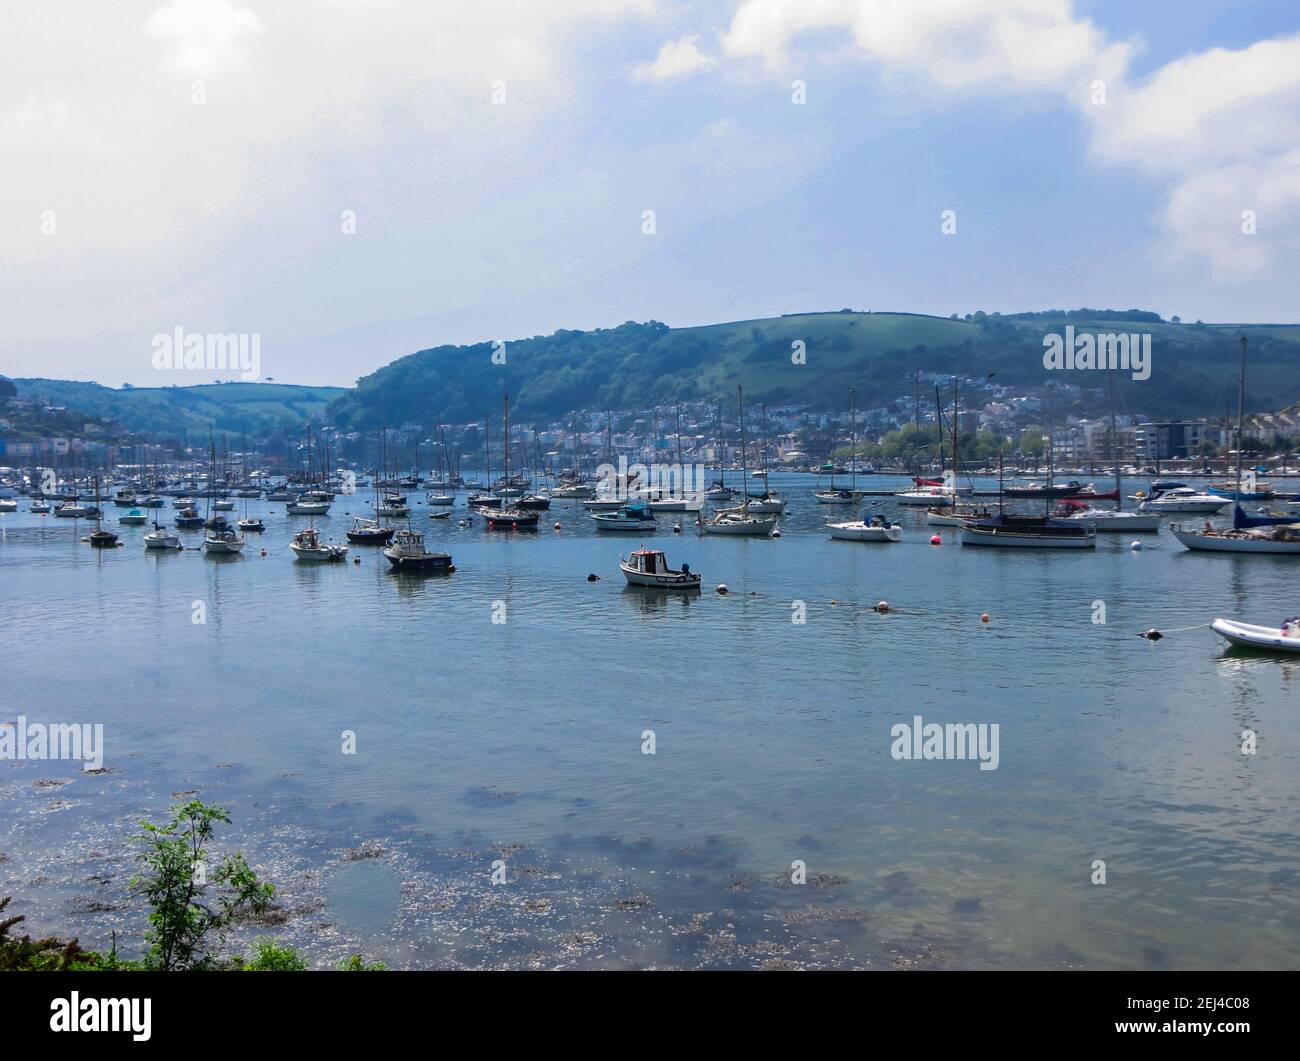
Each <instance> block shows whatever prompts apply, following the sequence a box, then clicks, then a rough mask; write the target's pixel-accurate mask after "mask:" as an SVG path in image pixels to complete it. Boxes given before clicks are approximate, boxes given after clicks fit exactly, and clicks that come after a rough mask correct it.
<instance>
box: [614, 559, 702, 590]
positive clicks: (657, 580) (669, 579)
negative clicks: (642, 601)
mask: <svg viewBox="0 0 1300 1061" xmlns="http://www.w3.org/2000/svg"><path fill="white" fill-rule="evenodd" d="M618 566H619V569H620V570H621V571H622V572H623V577H624V578H625V579H627V582H628V585H629V586H646V587H649V588H652V589H672V590H687V591H690V590H698V589H699V588H700V576H699V575H697V574H696V573H695V572H693V571H692V570H691V569H690V568H689V567H688V566H687V565H686V564H682V569H681V570H680V571H674V570H672V568H670V567H669V566H668V560H667V559H666V558H665V556H664V554H663V553H661V552H660V551H659V550H658V549H638V550H636V552H634V553H632V554H631V556H629V557H627V558H626V559H624V558H622V557H620V558H619V561H618Z"/></svg>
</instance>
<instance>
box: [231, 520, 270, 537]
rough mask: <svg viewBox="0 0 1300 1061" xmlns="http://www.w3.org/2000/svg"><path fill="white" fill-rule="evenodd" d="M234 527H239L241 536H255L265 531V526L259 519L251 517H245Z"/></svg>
mask: <svg viewBox="0 0 1300 1061" xmlns="http://www.w3.org/2000/svg"><path fill="white" fill-rule="evenodd" d="M236 526H237V527H239V530H240V532H241V533H243V534H248V533H253V534H256V533H258V532H260V531H264V530H266V524H265V523H263V522H262V521H261V520H260V519H257V518H255V517H252V516H245V517H244V518H243V519H241V520H240V521H239V522H238V523H237V524H236Z"/></svg>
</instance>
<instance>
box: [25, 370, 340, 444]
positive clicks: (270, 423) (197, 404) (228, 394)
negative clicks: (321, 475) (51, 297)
mask: <svg viewBox="0 0 1300 1061" xmlns="http://www.w3.org/2000/svg"><path fill="white" fill-rule="evenodd" d="M14 383H15V384H16V385H17V387H18V396H19V397H20V398H32V397H37V396H39V397H42V398H45V399H48V400H49V402H50V404H51V405H56V406H66V407H67V408H68V409H69V410H75V411H77V412H80V413H85V414H86V415H88V416H92V417H113V418H114V419H116V420H117V421H118V422H119V423H120V424H121V425H122V426H123V427H124V428H126V429H127V430H130V431H141V432H157V433H159V434H175V433H179V432H181V431H199V432H205V431H207V430H208V429H209V428H213V429H215V430H218V431H229V432H232V433H234V432H240V433H242V432H245V431H246V432H248V434H250V435H254V436H263V435H266V434H269V433H270V432H272V431H274V430H276V429H278V428H282V427H285V428H293V427H296V426H298V425H299V424H301V423H303V421H304V420H306V419H308V418H310V417H314V416H320V415H321V414H322V413H323V412H324V411H325V409H326V407H327V406H328V404H329V403H330V402H331V401H332V400H334V399H336V398H338V397H339V396H340V395H342V394H343V393H345V392H344V389H343V388H342V387H296V386H293V385H291V384H283V383H207V384H201V385H199V386H195V387H122V388H117V387H102V386H100V385H99V384H98V383H79V382H75V381H72V380H57V379H15V380H14Z"/></svg>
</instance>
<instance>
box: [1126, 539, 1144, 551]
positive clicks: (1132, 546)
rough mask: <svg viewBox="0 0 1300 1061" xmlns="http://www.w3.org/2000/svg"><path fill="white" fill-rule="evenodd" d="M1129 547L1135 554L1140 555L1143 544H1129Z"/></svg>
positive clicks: (1136, 542)
mask: <svg viewBox="0 0 1300 1061" xmlns="http://www.w3.org/2000/svg"><path fill="white" fill-rule="evenodd" d="M1128 547H1129V548H1130V549H1132V550H1133V551H1134V552H1135V553H1140V552H1141V551H1142V543H1141V542H1138V541H1133V542H1129V543H1128Z"/></svg>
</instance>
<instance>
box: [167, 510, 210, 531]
mask: <svg viewBox="0 0 1300 1061" xmlns="http://www.w3.org/2000/svg"><path fill="white" fill-rule="evenodd" d="M173 522H174V523H175V524H176V526H178V527H185V528H189V527H202V526H203V523H204V520H203V517H202V516H200V515H199V510H198V509H197V508H183V509H181V510H180V511H179V512H177V513H176V516H175V518H174V519H173Z"/></svg>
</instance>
